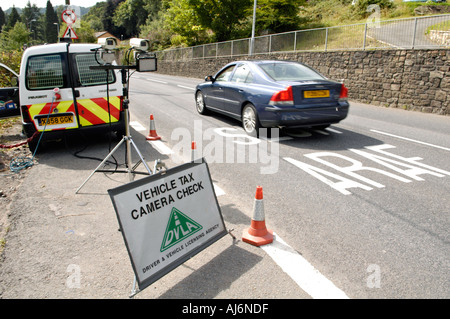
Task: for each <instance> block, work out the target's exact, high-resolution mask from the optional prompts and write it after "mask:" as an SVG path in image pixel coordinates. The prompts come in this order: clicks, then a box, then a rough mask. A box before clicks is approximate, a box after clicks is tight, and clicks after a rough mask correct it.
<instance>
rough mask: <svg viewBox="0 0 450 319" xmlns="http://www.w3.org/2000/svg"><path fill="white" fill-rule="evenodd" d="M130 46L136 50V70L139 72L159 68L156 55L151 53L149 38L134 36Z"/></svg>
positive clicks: (152, 70)
mask: <svg viewBox="0 0 450 319" xmlns="http://www.w3.org/2000/svg"><path fill="white" fill-rule="evenodd" d="M130 46H131V48H132V49H133V50H135V55H134V58H135V60H136V70H137V71H138V72H154V71H156V69H157V64H156V56H155V55H154V54H150V53H149V52H148V50H149V49H150V41H148V40H147V39H140V38H132V39H130Z"/></svg>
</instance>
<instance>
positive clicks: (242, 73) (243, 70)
mask: <svg viewBox="0 0 450 319" xmlns="http://www.w3.org/2000/svg"><path fill="white" fill-rule="evenodd" d="M231 82H236V83H251V82H253V75H252V73H251V71H250V68H249V67H248V66H246V65H244V64H242V65H240V66H238V67H237V69H236V72H234V75H233V78H232V79H231Z"/></svg>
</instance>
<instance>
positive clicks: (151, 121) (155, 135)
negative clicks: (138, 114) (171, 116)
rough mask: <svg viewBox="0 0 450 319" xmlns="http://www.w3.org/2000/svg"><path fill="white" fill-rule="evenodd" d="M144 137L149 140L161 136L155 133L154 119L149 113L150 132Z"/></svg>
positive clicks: (157, 138) (158, 138)
mask: <svg viewBox="0 0 450 319" xmlns="http://www.w3.org/2000/svg"><path fill="white" fill-rule="evenodd" d="M146 139H147V140H149V141H155V140H160V139H161V137H160V136H158V134H156V129H155V120H154V119H153V114H150V133H149V134H148V135H147V137H146Z"/></svg>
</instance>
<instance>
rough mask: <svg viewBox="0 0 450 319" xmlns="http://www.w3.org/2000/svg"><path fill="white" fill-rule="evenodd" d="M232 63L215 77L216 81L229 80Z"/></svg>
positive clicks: (232, 67) (232, 68)
mask: <svg viewBox="0 0 450 319" xmlns="http://www.w3.org/2000/svg"><path fill="white" fill-rule="evenodd" d="M234 67H235V66H234V65H231V66H229V67H228V68H226V69H225V70H223V71H222V72H220V74H219V75H218V76H217V77H216V81H217V82H227V81H229V80H230V76H231V73H233V70H234Z"/></svg>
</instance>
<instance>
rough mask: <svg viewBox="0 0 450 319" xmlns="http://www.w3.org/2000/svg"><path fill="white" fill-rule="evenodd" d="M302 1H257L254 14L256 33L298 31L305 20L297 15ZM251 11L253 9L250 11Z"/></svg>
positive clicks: (303, 2)
mask: <svg viewBox="0 0 450 319" xmlns="http://www.w3.org/2000/svg"><path fill="white" fill-rule="evenodd" d="M305 4H306V1H304V0H259V1H258V6H257V13H256V29H257V30H258V32H257V33H261V32H262V31H265V30H268V31H269V32H270V33H280V32H286V31H293V30H298V29H299V28H300V26H301V23H302V22H304V21H305V20H304V19H302V18H300V16H299V15H298V13H299V10H300V7H301V6H303V5H305ZM252 10H253V9H252Z"/></svg>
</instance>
